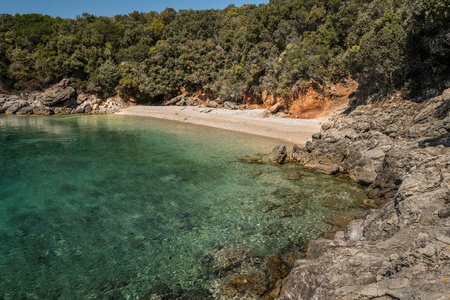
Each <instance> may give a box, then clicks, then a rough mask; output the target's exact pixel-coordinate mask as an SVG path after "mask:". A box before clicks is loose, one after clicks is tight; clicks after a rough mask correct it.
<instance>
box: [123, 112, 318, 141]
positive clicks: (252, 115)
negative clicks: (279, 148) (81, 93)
mask: <svg viewBox="0 0 450 300" xmlns="http://www.w3.org/2000/svg"><path fill="white" fill-rule="evenodd" d="M263 112H264V109H247V110H229V109H223V108H214V109H212V108H208V107H198V106H131V107H128V108H125V109H123V110H122V111H121V112H119V113H118V114H122V115H133V116H145V117H152V118H158V119H166V120H173V121H180V122H187V123H192V124H198V125H204V126H210V127H216V128H221V129H226V130H233V131H239V132H244V133H249V134H255V135H260V136H266V137H270V138H276V139H280V140H283V141H286V142H289V143H296V144H304V143H306V141H308V140H309V139H311V137H312V135H313V133H315V132H319V130H320V126H321V123H322V122H324V121H325V120H326V119H325V118H321V119H291V118H284V117H282V116H278V115H272V116H270V117H266V118H264V117H262V114H263Z"/></svg>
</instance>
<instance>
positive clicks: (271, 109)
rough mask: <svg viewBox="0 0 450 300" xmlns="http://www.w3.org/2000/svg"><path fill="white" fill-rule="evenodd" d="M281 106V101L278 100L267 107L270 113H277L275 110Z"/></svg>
mask: <svg viewBox="0 0 450 300" xmlns="http://www.w3.org/2000/svg"><path fill="white" fill-rule="evenodd" d="M282 106H283V103H281V102H278V103H276V104H274V105H272V106H271V107H270V108H269V112H270V113H271V114H275V113H277V112H278V111H279V110H280V108H281V107H282Z"/></svg>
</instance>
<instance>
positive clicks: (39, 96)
mask: <svg viewBox="0 0 450 300" xmlns="http://www.w3.org/2000/svg"><path fill="white" fill-rule="evenodd" d="M76 95H77V92H76V91H75V89H74V88H73V87H71V86H69V79H63V80H61V82H60V83H58V84H55V85H54V86H52V87H51V88H49V89H47V90H45V91H44V92H42V93H35V94H34V95H33V97H32V98H33V100H37V101H39V102H41V103H42V104H44V105H45V106H54V105H56V104H58V103H61V102H64V101H67V100H69V99H75V98H76Z"/></svg>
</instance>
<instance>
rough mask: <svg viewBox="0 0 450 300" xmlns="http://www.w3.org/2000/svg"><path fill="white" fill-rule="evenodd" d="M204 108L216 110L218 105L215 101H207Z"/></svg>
mask: <svg viewBox="0 0 450 300" xmlns="http://www.w3.org/2000/svg"><path fill="white" fill-rule="evenodd" d="M206 107H211V108H217V107H219V103H217V102H216V101H209V102H208V103H206Z"/></svg>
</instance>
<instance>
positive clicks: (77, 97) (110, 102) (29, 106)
mask: <svg viewBox="0 0 450 300" xmlns="http://www.w3.org/2000/svg"><path fill="white" fill-rule="evenodd" d="M125 106H127V105H126V103H125V101H123V100H122V99H120V98H119V97H114V98H109V99H106V100H104V99H100V98H98V97H96V96H93V95H86V94H81V93H80V94H78V93H77V91H76V90H75V89H74V88H73V87H71V86H70V85H69V80H68V79H63V80H62V81H61V82H60V83H58V84H55V85H54V86H52V87H50V88H48V89H46V90H44V91H42V92H33V93H31V94H29V95H23V96H19V95H6V94H0V113H6V114H17V115H33V114H34V115H68V114H83V113H84V114H107V113H115V112H118V111H120V110H121V109H122V108H123V107H125Z"/></svg>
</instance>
